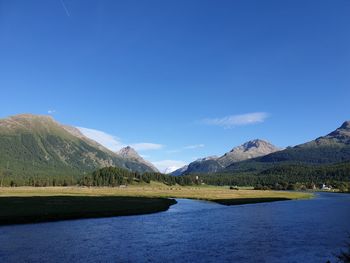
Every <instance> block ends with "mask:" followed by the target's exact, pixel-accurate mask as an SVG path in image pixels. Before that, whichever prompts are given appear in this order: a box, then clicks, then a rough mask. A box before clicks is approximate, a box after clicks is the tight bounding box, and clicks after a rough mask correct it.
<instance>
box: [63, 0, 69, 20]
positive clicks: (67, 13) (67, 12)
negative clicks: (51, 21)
mask: <svg viewBox="0 0 350 263" xmlns="http://www.w3.org/2000/svg"><path fill="white" fill-rule="evenodd" d="M61 4H62V6H63V9H64V11H65V12H66V15H67V16H68V17H70V13H69V11H68V8H67V6H66V4H65V3H64V1H63V0H61Z"/></svg>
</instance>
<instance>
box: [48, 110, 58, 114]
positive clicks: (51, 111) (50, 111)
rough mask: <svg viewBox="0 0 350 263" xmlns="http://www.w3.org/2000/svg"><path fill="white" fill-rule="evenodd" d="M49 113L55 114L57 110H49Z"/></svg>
mask: <svg viewBox="0 0 350 263" xmlns="http://www.w3.org/2000/svg"><path fill="white" fill-rule="evenodd" d="M47 113H48V114H54V113H56V110H48V111H47Z"/></svg>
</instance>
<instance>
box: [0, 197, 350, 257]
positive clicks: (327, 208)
mask: <svg viewBox="0 0 350 263" xmlns="http://www.w3.org/2000/svg"><path fill="white" fill-rule="evenodd" d="M177 201H178V204H176V205H174V206H172V207H171V208H170V209H169V210H168V211H166V212H161V213H156V214H150V215H141V216H125V217H114V218H99V219H81V220H68V221H61V222H50V223H39V224H26V225H12V226H2V227H0V262H14V263H19V262H177V263H178V262H191V263H192V262H279V263H281V262H309V263H312V262H326V261H327V260H331V262H336V260H335V257H334V255H335V254H338V253H339V251H340V249H341V248H342V247H344V245H345V242H346V241H349V240H348V237H349V234H350V195H347V194H332V193H319V194H316V197H315V198H314V199H312V200H296V201H282V202H273V203H262V204H248V205H240V206H223V205H219V204H215V203H211V202H205V201H195V200H187V199H178V200H177Z"/></svg>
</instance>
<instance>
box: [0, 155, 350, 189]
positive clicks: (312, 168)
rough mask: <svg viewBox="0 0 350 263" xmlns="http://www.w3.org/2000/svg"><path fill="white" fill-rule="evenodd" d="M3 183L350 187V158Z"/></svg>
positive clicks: (6, 174)
mask: <svg viewBox="0 0 350 263" xmlns="http://www.w3.org/2000/svg"><path fill="white" fill-rule="evenodd" d="M0 175H1V181H0V182H1V185H3V186H23V185H27V186H68V185H81V186H111V187H115V186H120V185H128V184H140V183H146V184H147V183H150V182H151V181H157V182H161V183H164V184H166V185H175V184H178V185H183V186H184V185H199V184H207V185H217V186H224V185H227V186H253V187H255V188H256V189H276V190H304V189H313V188H315V187H316V188H319V186H320V185H321V184H327V185H330V186H332V187H333V188H338V189H340V190H341V191H344V192H345V191H348V190H349V188H350V187H349V182H350V162H342V163H338V164H331V165H305V164H283V165H277V166H275V167H271V168H268V169H265V170H263V171H261V172H230V173H215V174H190V175H184V176H171V175H166V174H161V173H138V172H131V171H129V170H126V169H123V168H118V167H105V168H101V169H98V170H96V171H94V172H91V173H86V174H72V173H71V174H70V173H68V172H67V173H66V174H50V175H47V176H45V175H43V174H33V175H31V176H27V177H25V178H23V177H19V178H17V177H13V176H12V175H11V172H10V171H6V170H4V171H2V172H1V174H0Z"/></svg>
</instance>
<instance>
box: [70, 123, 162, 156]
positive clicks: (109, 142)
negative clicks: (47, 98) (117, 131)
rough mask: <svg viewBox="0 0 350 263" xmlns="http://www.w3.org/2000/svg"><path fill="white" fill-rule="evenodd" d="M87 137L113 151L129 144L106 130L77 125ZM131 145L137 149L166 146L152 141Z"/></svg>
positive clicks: (153, 148)
mask: <svg viewBox="0 0 350 263" xmlns="http://www.w3.org/2000/svg"><path fill="white" fill-rule="evenodd" d="M77 128H78V129H79V130H80V131H81V132H82V133H83V134H84V135H85V136H86V137H88V138H90V139H92V140H94V141H96V142H98V143H100V144H102V145H103V146H104V147H106V148H108V149H110V150H111V151H115V152H116V151H118V150H120V149H121V148H123V147H125V146H127V145H128V144H125V143H123V142H122V140H121V139H120V138H119V137H117V136H114V135H111V134H108V133H106V132H103V131H100V130H95V129H90V128H84V127H77ZM130 146H131V147H133V148H134V149H135V150H136V151H150V150H159V149H162V148H163V147H164V145H162V144H157V143H150V142H142V143H132V144H130Z"/></svg>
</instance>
